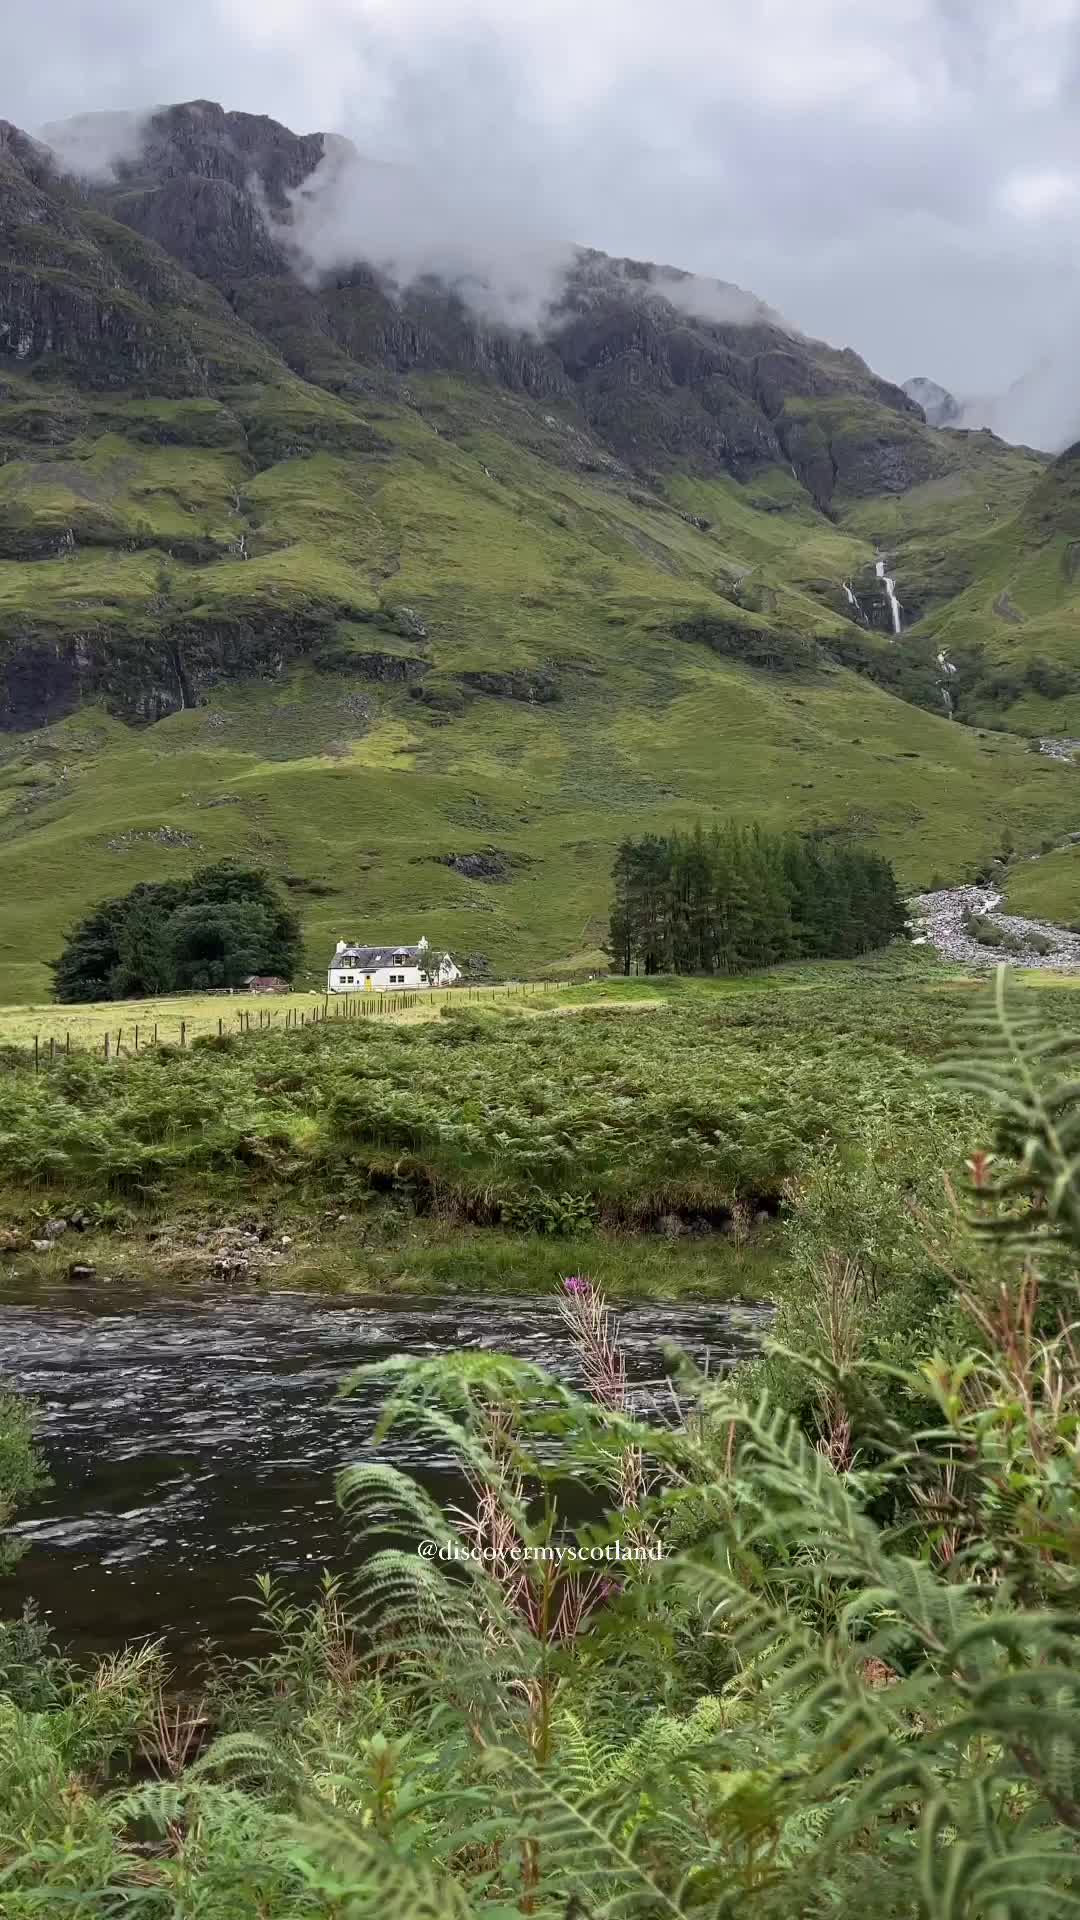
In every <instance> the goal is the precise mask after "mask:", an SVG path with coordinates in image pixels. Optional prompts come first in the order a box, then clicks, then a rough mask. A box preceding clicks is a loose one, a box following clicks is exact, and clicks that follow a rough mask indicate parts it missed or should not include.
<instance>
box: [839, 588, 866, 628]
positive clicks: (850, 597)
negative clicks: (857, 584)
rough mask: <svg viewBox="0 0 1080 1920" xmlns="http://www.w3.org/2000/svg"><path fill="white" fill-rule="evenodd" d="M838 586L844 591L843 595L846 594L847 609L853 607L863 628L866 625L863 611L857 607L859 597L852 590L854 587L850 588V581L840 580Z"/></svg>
mask: <svg viewBox="0 0 1080 1920" xmlns="http://www.w3.org/2000/svg"><path fill="white" fill-rule="evenodd" d="M840 584H841V586H842V587H843V589H844V592H845V593H846V594H847V602H848V606H849V607H854V609H855V611H856V613H857V614H858V616H859V619H860V620H861V621H862V623H863V625H864V626H865V625H866V615H865V614H864V612H863V610H862V608H861V607H860V605H859V596H858V594H857V593H856V592H855V589H854V587H853V586H852V584H851V581H850V580H842V581H841V582H840Z"/></svg>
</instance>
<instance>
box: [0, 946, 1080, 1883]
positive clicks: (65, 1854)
mask: <svg viewBox="0 0 1080 1920" xmlns="http://www.w3.org/2000/svg"><path fill="white" fill-rule="evenodd" d="M1075 1044H1076V1043H1074V1042H1067V1041H1066V1040H1064V1039H1063V1038H1062V1037H1061V1035H1060V1032H1058V1033H1056V1034H1055V1033H1053V1032H1049V1033H1048V1032H1047V1030H1046V1026H1045V1022H1044V1020H1043V1019H1042V1018H1041V1017H1036V1016H1029V1017H1024V1018H1021V1017H1020V1016H1018V1015H1017V1014H1016V1013H1015V1012H1014V1010H1013V1009H1012V1008H1011V1007H1010V1005H1009V1002H1008V1000H1007V998H1006V996H1005V993H1004V989H1003V986H1002V985H1001V982H1000V981H999V983H998V987H997V991H996V998H995V1001H994V1005H993V1006H992V1007H990V1008H987V1009H984V1010H983V1011H982V1013H981V1014H980V1016H979V1018H978V1020H977V1021H976V1022H975V1024H974V1025H973V1026H972V1028H971V1031H970V1032H969V1033H967V1034H965V1035H964V1036H963V1039H962V1044H961V1046H960V1047H959V1048H957V1049H956V1050H955V1051H954V1053H953V1055H952V1056H951V1059H950V1063H949V1066H948V1074H949V1077H950V1079H951V1081H952V1082H953V1084H954V1086H955V1087H956V1088H957V1089H959V1090H960V1091H961V1092H962V1094H963V1096H964V1098H965V1099H967V1098H971V1099H973V1100H974V1101H976V1102H977V1103H978V1104H977V1108H974V1109H972V1112H976V1111H977V1114H978V1118H977V1119H973V1120H972V1122H971V1131H970V1134H969V1138H968V1141H967V1154H966V1158H967V1161H968V1162H969V1164H968V1166H967V1167H966V1168H965V1166H964V1158H965V1156H964V1154H962V1153H961V1154H960V1155H959V1156H958V1157H957V1158H956V1160H955V1161H952V1162H949V1163H948V1164H938V1165H937V1166H936V1167H934V1168H932V1169H931V1171H932V1174H933V1177H932V1178H927V1179H923V1178H922V1172H921V1163H916V1164H915V1169H914V1170H915V1177H914V1178H913V1179H911V1180H909V1181H908V1182H906V1183H905V1184H904V1185H903V1186H898V1183H897V1181H896V1180H895V1179H890V1178H889V1177H888V1176H889V1168H888V1164H887V1162H885V1163H884V1165H881V1164H879V1163H878V1162H875V1161H873V1160H871V1161H866V1160H864V1161H863V1162H862V1163H861V1164H860V1166H859V1167H858V1169H857V1171H858V1173H859V1176H860V1178H859V1180H858V1181H856V1180H854V1179H853V1178H852V1170H851V1168H850V1167H849V1166H848V1165H847V1164H845V1162H844V1160H843V1157H842V1156H840V1157H837V1156H835V1155H833V1154H830V1153H828V1152H823V1153H822V1154H821V1155H820V1156H819V1158H818V1160H817V1163H816V1164H815V1165H813V1166H808V1167H806V1168H804V1169H803V1170H802V1172H801V1174H800V1177H799V1179H798V1181H797V1182H796V1183H795V1184H794V1185H793V1186H792V1188H791V1190H790V1191H789V1194H788V1197H787V1202H786V1204H787V1205H788V1206H789V1207H790V1209H791V1213H792V1224H791V1234H792V1241H791V1245H792V1261H793V1266H794V1268H795V1271H796V1274H797V1276H798V1277H799V1278H800V1280H801V1282H802V1285H801V1288H800V1290H799V1296H798V1298H796V1297H795V1295H794V1293H793V1294H792V1296H791V1298H790V1300H789V1301H788V1303H787V1304H785V1305H784V1307H783V1308H782V1311H781V1315H780V1319H779V1322H778V1326H777V1335H776V1339H775V1340H774V1341H773V1342H772V1344H771V1346H770V1348H769V1350H768V1352H767V1353H766V1354H765V1355H764V1356H763V1357H762V1358H761V1359H760V1360H758V1361H756V1362H755V1363H753V1364H752V1365H751V1366H749V1367H744V1368H740V1369H739V1370H737V1371H735V1372H734V1373H729V1374H726V1375H718V1374H701V1373H695V1372H694V1370H693V1369H692V1368H690V1367H689V1366H687V1364H686V1363H685V1362H683V1361H680V1360H679V1359H678V1357H677V1356H674V1355H673V1356H672V1360H671V1383H672V1385H671V1393H670V1395H669V1396H668V1398H667V1400H666V1402H665V1404H664V1405H662V1406H642V1405H641V1404H639V1403H638V1401H637V1400H636V1398H635V1395H634V1393H633V1391H632V1390H631V1389H630V1388H629V1387H628V1385H627V1379H626V1370H625V1366H624V1363H623V1359H622V1356H621V1354H620V1350H619V1340H618V1329H617V1326H616V1324H615V1321H614V1318H613V1316H612V1313H611V1311H610V1309H609V1307H608V1306H607V1303H606V1302H605V1300H604V1299H603V1296H602V1293H601V1290H600V1288H599V1287H598V1286H597V1285H595V1284H594V1282H593V1281H592V1280H591V1279H590V1277H589V1276H588V1275H587V1274H586V1273H584V1272H577V1273H573V1274H569V1275H567V1276H566V1277H565V1278H564V1279H562V1280H561V1281H560V1283H559V1285H558V1289H557V1301H556V1305H557V1310H558V1311H560V1312H561V1313H562V1315H563V1316H564V1318H565V1319H566V1320H567V1322H568V1324H569V1326H570V1328H571V1330H572V1333H573V1337H574V1340H575V1343H576V1346H577V1349H578V1356H579V1363H580V1372H581V1376H582V1379H583V1381H584V1387H583V1389H582V1390H575V1389H572V1388H570V1387H569V1386H567V1385H566V1384H565V1383H563V1382H561V1381H559V1380H555V1379H553V1378H551V1377H549V1376H546V1375H545V1374H544V1373H543V1372H542V1371H541V1370H540V1369H538V1368H536V1367H533V1366H530V1365H528V1364H527V1363H523V1362H520V1361H512V1360H510V1359H508V1358H506V1357H504V1356H500V1355H497V1354H491V1353H486V1352H484V1353H478V1352H475V1351H473V1352H467V1353H459V1354H455V1355H449V1356H446V1355H443V1356H438V1357H435V1358H421V1359H410V1358H406V1357H399V1358H391V1359H388V1360H385V1361H383V1362H381V1363H379V1365H377V1366H373V1367H371V1368H366V1369H362V1370H361V1373H360V1374H359V1375H358V1376H357V1378H364V1379H365V1380H372V1379H374V1380H377V1381H378V1382H379V1383H380V1384H381V1386H382V1388H383V1392H384V1411H383V1415H382V1419H381V1423H380V1427H379V1429H378V1432H377V1434H376V1437H375V1438H376V1444H375V1446H374V1447H373V1448H371V1449H369V1450H368V1451H367V1453H366V1455H365V1457H364V1458H363V1459H362V1460H360V1461H357V1462H356V1463H354V1464H353V1465H352V1466H351V1467H349V1468H348V1469H347V1470H346V1471H345V1472H344V1473H343V1474H342V1476H341V1478H340V1483H339V1495H340V1499H341V1502H342V1506H343V1508H344V1511H345V1513H346V1515H347V1516H348V1519H349V1522H350V1524H351V1525H352V1526H353V1527H354V1528H356V1529H358V1531H359V1532H360V1534H361V1535H363V1536H365V1537H367V1538H368V1539H369V1541H370V1553H369V1557H368V1558H367V1560H366V1562H365V1564H364V1566H363V1570H362V1574H361V1576H360V1579H359V1584H358V1585H357V1587H356V1589H355V1591H352V1590H347V1589H345V1588H343V1587H342V1585H341V1584H340V1583H335V1582H333V1581H331V1582H330V1583H329V1584H328V1585H327V1588H326V1590H325V1592H324V1594H323V1596H322V1598H321V1601H320V1603H319V1605H318V1606H317V1607H316V1608H314V1609H313V1610H305V1609H298V1608H295V1607H293V1606H291V1605H290V1604H289V1603H288V1601H287V1600H286V1599H285V1598H284V1597H283V1596H282V1595H281V1594H280V1593H278V1592H277V1591H275V1589H274V1588H273V1586H272V1584H271V1583H269V1582H264V1584H263V1604H264V1608H265V1613H266V1626H267V1629H268V1631H269V1633H270V1636H271V1639H270V1647H271V1650H270V1652H268V1653H267V1655H266V1656H265V1657H264V1658H262V1659H260V1660H256V1661H253V1662H246V1663H243V1664H242V1665H240V1666H236V1665H230V1664H228V1663H221V1664H219V1665H218V1667H217V1668H216V1669H215V1670H214V1671H213V1672H212V1674H211V1676H210V1679H209V1681H208V1683H207V1687H206V1692H205V1698H204V1699H201V1700H200V1701H199V1703H198V1719H199V1724H198V1725H195V1724H194V1723H192V1724H191V1725H190V1726H189V1725H188V1724H187V1723H184V1724H181V1723H179V1722H178V1721H177V1719H176V1718H175V1717H172V1718H170V1717H169V1715H168V1713H166V1715H165V1716H164V1717H163V1716H162V1712H161V1708H162V1700H163V1694H164V1693H165V1692H166V1691H167V1681H166V1677H165V1675H164V1673H163V1671H162V1667H161V1661H160V1656H157V1655H155V1654H154V1653H153V1651H152V1650H151V1651H150V1652H149V1653H144V1654H141V1655H140V1654H132V1653H127V1654H124V1655H122V1656H117V1657H116V1658H114V1659H113V1660H112V1661H111V1662H105V1663H102V1664H100V1665H99V1666H98V1667H97V1668H96V1669H95V1670H94V1671H93V1672H92V1673H91V1674H90V1675H89V1676H87V1675H85V1674H77V1673H76V1672H75V1671H74V1670H73V1669H71V1668H69V1667H67V1666H66V1665H64V1664H63V1663H62V1662H60V1661H58V1660H51V1661H50V1660H43V1659H42V1658H41V1657H40V1655H39V1657H38V1661H37V1668H36V1676H35V1686H36V1692H35V1695H34V1698H33V1700H32V1702H31V1701H29V1700H28V1699H27V1698H26V1697H25V1696H24V1697H20V1695H19V1693H18V1690H17V1688H16V1689H14V1690H13V1689H12V1688H11V1685H10V1679H8V1680H5V1685H6V1686H7V1687H8V1690H7V1691H6V1692H5V1693H3V1694H2V1695H0V1911H2V1912H3V1913H4V1914H5V1915H8V1914H10V1915H15V1916H23V1915H34V1916H37V1915H44V1914H48V1915H52V1914H61V1913H64V1914H68V1913H71V1914H77V1915H79V1916H90V1915H93V1916H99V1915H101V1916H113V1915H121V1914H122V1915H127V1914H138V1915H142V1914H147V1915H151V1916H155V1920H156V1916H163V1917H164V1916H170V1917H172V1916H184V1917H185V1920H187V1917H188V1916H190V1917H191V1920H262V1917H263V1916H275V1917H280V1920H300V1917H301V1916H303V1917H304V1920H306V1917H307V1916H317V1917H318V1920H330V1917H331V1916H334V1917H335V1920H354V1917H355V1916H367V1915H373V1916H374V1915H376V1914H377V1915H378V1916H379V1920H387V1917H388V1916H389V1917H390V1920H396V1916H409V1920H414V1917H415V1916H422V1917H427V1920H444V1917H445V1916H450V1917H451V1920H454V1917H455V1916H462V1917H464V1916H483V1917H484V1920H510V1917H511V1916H515V1915H520V1914H532V1915H537V1916H541V1920H600V1917H601V1916H603V1917H604V1920H614V1917H615V1916H624V1915H637V1916H647V1917H649V1920H651V1917H652V1916H665V1917H668V1916H686V1917H687V1920H691V1917H697V1916H700V1917H701V1920H705V1917H708V1920H727V1917H728V1916H731V1920H744V1916H751V1920H757V1917H758V1916H764V1917H765V1920H811V1916H814V1917H815V1920H816V1916H819V1915H834V1916H841V1917H842V1920H1050V1916H1054V1917H1055V1920H1056V1916H1059V1915H1066V1914H1070V1913H1077V1912H1080V1593H1078V1585H1080V1472H1078V1468H1080V1338H1078V1331H1077V1322H1078V1318H1080V1316H1078V1313H1077V1290H1076V1260H1077V1256H1078V1254H1080V1177H1078V1171H1077V1152H1078V1149H1080V1086H1078V1085H1077V1083H1076V1081H1075V1079H1074V1078H1073V1077H1071V1076H1070V1073H1069V1071H1068V1064H1069V1062H1068V1055H1069V1053H1070V1050H1071V1049H1072V1048H1073V1047H1074V1046H1075ZM937 1144H938V1146H940V1140H939V1141H938V1142H937ZM908 1164H909V1166H910V1165H912V1164H913V1163H908ZM875 1167H876V1168H877V1171H876V1172H875V1171H874V1169H875ZM868 1169H869V1172H868ZM930 1275H936V1280H934V1281H932V1280H931V1278H930V1277H929V1276H930ZM347 1390H348V1388H347V1387H346V1391H347ZM398 1424H403V1425H406V1426H407V1427H409V1428H410V1429H411V1430H412V1432H413V1434H414V1436H416V1437H419V1438H421V1439H422V1438H424V1437H426V1438H427V1439H428V1440H429V1441H430V1442H431V1444H432V1446H436V1445H437V1446H438V1447H439V1449H440V1450H445V1449H446V1448H448V1447H450V1448H452V1449H453V1451H454V1453H455V1454H456V1456H457V1458H458V1459H459V1460H460V1462H461V1464H462V1467H463V1469H464V1473H465V1476H466V1481H467V1485H468V1487H469V1494H468V1497H467V1499H466V1500H465V1502H464V1503H463V1506H462V1509H461V1511H456V1510H451V1511H446V1510H444V1509H442V1508H441V1507H440V1506H439V1505H438V1504H437V1503H436V1502H435V1501H434V1500H432V1499H431V1498H430V1497H429V1495H428V1494H427V1493H426V1492H425V1491H424V1490H423V1489H422V1488H420V1487H419V1486H417V1485H416V1484H415V1483H414V1482H413V1481H411V1480H410V1479H409V1478H408V1476H407V1475H405V1474H403V1473H400V1472H398V1471H397V1470H395V1469H394V1468H392V1467H391V1466H389V1465H387V1464H385V1463H384V1462H383V1461H382V1460H380V1458H379V1454H378V1444H377V1443H378V1440H379V1439H381V1438H382V1437H383V1436H384V1435H385V1434H386V1433H387V1432H388V1431H389V1430H390V1428H391V1427H392V1426H394V1425H398ZM583 1504H584V1505H585V1506H586V1507H587V1509H588V1513H589V1519H588V1521H587V1522H585V1523H582V1524H578V1525H576V1526H575V1524H574V1516H575V1514H577V1515H580V1513H581V1511H582V1506H583ZM628 1538H633V1539H635V1540H641V1541H650V1542H653V1541H655V1542H657V1543H659V1544H660V1546H661V1547H662V1549H663V1557H662V1559H651V1558H649V1557H648V1556H647V1555H646V1556H643V1557H641V1558H629V1559H626V1560H624V1561H621V1562H619V1563H618V1564H617V1565H613V1566H610V1567H609V1565H608V1564H605V1565H604V1566H603V1567H602V1568H600V1569H599V1571H595V1570H594V1563H592V1562H591V1561H590V1562H587V1563H586V1561H585V1560H584V1559H573V1558H571V1556H570V1555H569V1554H567V1553H565V1552H564V1553H563V1554H562V1555H561V1556H560V1554H559V1553H557V1552H555V1551H553V1550H554V1549H556V1548H560V1547H562V1548H566V1547H567V1546H570V1545H574V1546H576V1547H579V1548H581V1549H585V1550H588V1549H590V1548H592V1547H604V1546H606V1545H607V1544H609V1543H614V1541H615V1540H617V1539H618V1540H621V1541H623V1542H625V1541H626V1540H627V1539H628ZM421 1539H424V1540H427V1541H433V1542H436V1543H438V1544H439V1545H443V1546H445V1547H446V1548H447V1550H448V1552H447V1556H446V1557H445V1558H439V1557H424V1556H421V1555H420V1554H418V1553H417V1551H416V1544H417V1541H418V1540H421ZM470 1544H472V1545H476V1546H479V1547H480V1548H482V1549H483V1551H480V1552H477V1553H475V1554H472V1553H470V1552H468V1551H467V1549H468V1548H469V1546H470ZM526 1550H527V1551H526ZM191 1711H192V1712H193V1713H194V1712H195V1708H194V1706H193V1707H192V1708H191ZM155 1729H157V1731H156V1732H155Z"/></svg>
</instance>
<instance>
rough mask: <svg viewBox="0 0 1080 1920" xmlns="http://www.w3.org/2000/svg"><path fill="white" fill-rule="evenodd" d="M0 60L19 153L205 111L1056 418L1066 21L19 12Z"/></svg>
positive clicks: (12, 16) (887, 362)
mask: <svg viewBox="0 0 1080 1920" xmlns="http://www.w3.org/2000/svg"><path fill="white" fill-rule="evenodd" d="M3 51H4V59H3V64H2V70H0V115H3V116H6V117H7V118H9V119H13V120H15V121H16V122H18V123H19V124H20V125H22V126H24V127H27V128H30V129H34V128H36V127H39V126H40V125H42V124H43V123H44V122H46V121H49V120H54V119H56V118H58V117H61V116H66V115H68V114H74V113H79V112H84V111H87V110H89V109H102V108H141V107H145V106H150V105H155V104H158V103H161V102H164V101H171V100H183V99H191V98H197V97H202V98H210V99H215V100H220V101H221V102H222V103H223V104H224V105H225V106H228V107H237V108H244V109H246V110H247V111H250V112H258V113H269V114H272V115H273V116H275V117H276V118H278V119H281V120H284V121H285V122H287V124H289V125H290V126H292V127H293V128H295V129H296V130H297V131H298V132H309V131H313V130H315V129H323V130H333V131H338V132H342V133H346V134H348V135H350V136H351V137H352V139H353V140H355V141H356V142H357V143H358V144H359V145H360V146H361V147H362V148H363V149H364V151H365V152H367V153H369V154H372V155H378V156H380V157H383V158H386V159H391V160H394V161H399V162H400V161H406V162H409V163H410V164H412V165H413V166H416V167H418V168H419V169H420V171H421V172H422V173H423V174H433V175H435V176H437V177H438V178H440V179H442V180H444V181H445V180H447V179H452V180H453V181H454V182H455V187H456V190H457V192H458V193H459V194H460V193H466V194H467V193H468V192H469V191H470V190H472V189H473V188H475V190H476V192H477V194H478V195H483V196H485V198H486V200H487V202H488V203H490V202H491V200H492V197H493V196H494V197H495V198H496V199H497V200H498V201H499V203H500V205H501V217H502V218H503V219H504V220H506V221H508V222H510V223H516V222H520V225H521V228H522V231H523V233H526V234H527V233H529V232H531V231H533V230H534V229H535V230H538V231H544V232H559V233H562V234H565V235H566V236H567V238H569V239H572V240H575V241H580V242H584V243H586V244H588V245H592V246H598V247H603V248H604V249H606V250H607V251H609V252H614V253H628V254H632V255H635V256H638V257H644V258H650V259H653V260H658V261H665V262H670V263H674V264H676V265H679V266H682V267H688V268H691V269H694V270H695V271H697V272H700V273H705V274H710V275H716V276H718V277H721V278H723V279H727V280H733V281H736V282H737V283H739V284H740V285H741V286H744V287H747V288H750V289H752V290H753V291H754V292H755V293H757V294H760V295H761V296H762V297H763V298H764V299H765V300H767V301H769V302H770V303H772V304H773V305H774V306H776V307H778V308H779V309H780V310H781V311H782V312H783V313H785V314H787V315H788V316H790V318H791V319H792V320H793V321H795V322H796V323H797V324H798V325H799V326H800V327H801V328H802V329H803V330H804V331H806V332H808V333H812V334H816V335H819V336H821V337H823V338H825V339H828V340H830V341H832V342H833V343H834V344H836V345H838V346H847V345H850V346H854V347H856V348H857V349H858V351H859V352H860V353H862V354H863V355H864V357H865V358H866V359H868V360H869V361H870V362H871V364H872V365H873V366H875V367H876V368H877V369H878V370H879V371H880V372H882V373H884V374H886V375H887V376H889V377H891V378H893V379H897V380H900V379H903V378H905V377H907V376H908V375H910V374H916V373H923V374H929V375H930V376H932V377H934V378H937V379H940V380H942V381H943V382H944V383H945V384H946V385H948V386H951V387H953V388H954V389H956V390H959V391H960V392H961V393H972V392H978V391H980V390H991V389H996V390H1000V389H1001V388H1002V387H1004V386H1006V385H1007V384H1008V383H1009V382H1010V381H1011V380H1013V379H1015V378H1016V377H1017V376H1019V375H1022V374H1023V373H1024V372H1025V371H1026V370H1027V369H1028V368H1029V367H1030V366H1031V365H1032V364H1033V363H1034V362H1036V361H1037V360H1038V359H1039V358H1040V356H1046V355H1049V356H1051V358H1052V361H1053V364H1054V366H1055V367H1060V368H1061V369H1062V377H1063V378H1066V379H1071V380H1072V382H1073V385H1072V390H1071V393H1070V394H1069V395H1068V396H1067V397H1066V396H1065V395H1063V405H1065V406H1067V407H1070V408H1071V407H1072V406H1073V405H1074V403H1075V402H1076V400H1077V398H1078V396H1080V376H1078V373H1077V367H1078V364H1080V345H1077V344H1076V342H1077V335H1078V332H1080V248H1078V245H1077V241H1078V237H1080V0H183V3H182V4H180V5H161V4H160V3H159V0H35V4H34V5H32V6H28V7H18V8H12V9H10V10H9V11H8V13H7V17H6V18H5V21H4V27H3ZM1045 443H1046V442H1045V440H1044V444H1045Z"/></svg>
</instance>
